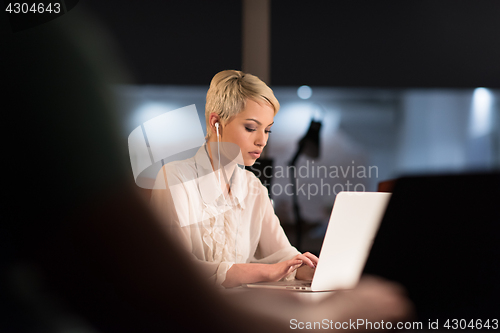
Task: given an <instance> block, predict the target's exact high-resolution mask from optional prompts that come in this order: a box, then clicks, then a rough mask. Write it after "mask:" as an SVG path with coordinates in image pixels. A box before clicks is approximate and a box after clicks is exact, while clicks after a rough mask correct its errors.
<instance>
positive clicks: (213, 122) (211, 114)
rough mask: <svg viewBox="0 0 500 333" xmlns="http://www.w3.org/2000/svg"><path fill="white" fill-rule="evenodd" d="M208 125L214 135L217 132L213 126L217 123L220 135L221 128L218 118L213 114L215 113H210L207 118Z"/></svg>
mask: <svg viewBox="0 0 500 333" xmlns="http://www.w3.org/2000/svg"><path fill="white" fill-rule="evenodd" d="M208 123H209V124H210V127H211V129H212V131H213V132H214V133H216V131H217V129H216V128H215V124H217V123H218V124H219V133H220V130H221V127H222V126H221V123H220V117H219V115H218V114H217V113H215V112H212V113H210V118H209V121H208Z"/></svg>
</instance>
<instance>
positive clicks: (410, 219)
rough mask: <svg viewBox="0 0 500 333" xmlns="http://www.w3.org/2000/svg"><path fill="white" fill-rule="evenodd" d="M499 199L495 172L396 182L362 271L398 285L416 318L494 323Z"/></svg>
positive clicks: (498, 289)
mask: <svg viewBox="0 0 500 333" xmlns="http://www.w3.org/2000/svg"><path fill="white" fill-rule="evenodd" d="M499 198H500V173H475V174H463V175H433V176H421V177H419V176H412V177H403V178H401V179H398V180H397V181H396V185H395V188H394V192H393V194H392V198H391V201H390V203H389V205H388V208H387V211H386V213H385V216H384V218H383V221H382V225H381V227H380V230H379V232H378V235H377V237H376V239H375V242H374V245H373V248H372V250H371V253H370V256H369V258H368V262H367V265H366V268H365V273H369V274H377V275H380V276H382V277H385V278H388V279H392V280H395V281H398V282H400V283H401V284H403V286H404V287H406V288H407V290H408V293H409V297H410V298H411V299H412V300H413V301H414V303H415V305H416V310H417V314H418V317H419V319H420V320H426V319H430V320H431V321H433V320H436V319H439V321H440V325H443V324H444V323H445V320H446V319H453V318H457V319H466V320H471V319H474V320H476V319H481V320H483V322H485V321H486V320H487V319H490V322H491V319H494V318H498V314H499V313H500V302H499V299H500V285H499V283H498V281H500V267H499V265H498V258H500V247H499V246H498V244H499V243H500V224H499V221H500V209H498V205H499ZM426 322H427V321H426ZM467 323H469V321H467ZM440 328H441V329H442V328H443V327H442V326H441V327H440Z"/></svg>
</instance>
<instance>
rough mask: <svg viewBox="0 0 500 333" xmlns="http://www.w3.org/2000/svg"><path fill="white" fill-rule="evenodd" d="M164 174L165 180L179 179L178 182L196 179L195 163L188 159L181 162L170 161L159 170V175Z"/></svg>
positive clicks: (192, 159)
mask: <svg viewBox="0 0 500 333" xmlns="http://www.w3.org/2000/svg"><path fill="white" fill-rule="evenodd" d="M163 172H164V173H165V174H166V175H167V178H168V179H169V180H170V179H179V180H183V181H186V180H190V179H194V178H196V175H197V172H196V163H195V161H194V158H193V157H191V158H188V159H185V160H182V161H172V162H169V163H167V164H165V165H164V166H163V167H162V168H161V169H160V173H163Z"/></svg>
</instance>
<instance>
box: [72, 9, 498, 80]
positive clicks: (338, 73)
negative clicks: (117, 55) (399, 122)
mask: <svg viewBox="0 0 500 333" xmlns="http://www.w3.org/2000/svg"><path fill="white" fill-rule="evenodd" d="M79 5H86V6H88V7H90V8H91V9H92V10H93V11H94V12H95V14H96V15H97V16H98V17H99V18H101V20H102V21H103V22H104V23H105V25H106V26H107V27H108V28H109V30H110V32H111V33H112V34H113V35H114V36H115V38H116V39H117V42H118V44H119V45H120V47H121V48H122V50H123V51H124V54H123V58H124V60H125V62H126V63H127V64H128V65H129V67H130V68H131V70H132V72H133V74H134V75H135V77H136V80H137V82H138V83H141V84H203V85H207V84H208V82H210V79H211V78H212V76H213V75H214V73H216V72H218V71H220V70H222V69H228V68H241V34H242V31H241V16H242V6H241V1H238V0H225V1H204V0H198V1H194V0H191V1H153V0H146V1H141V2H125V1H122V0H106V1H101V0H81V1H80V4H79ZM499 15H500V1H498V0H480V1H478V0H405V1H401V0H398V1H387V0H381V1H370V0H353V1H337V0H335V1H303V0H301V1H297V0H286V1H285V0H271V17H272V24H271V27H272V29H271V45H272V47H271V83H272V84H273V85H301V84H309V85H325V86H340V87H345V86H352V87H359V86H366V87H477V86H486V87H500V61H499V60H498V59H500V42H499V41H500V19H498V17H499Z"/></svg>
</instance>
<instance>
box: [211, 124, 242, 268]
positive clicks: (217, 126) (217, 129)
mask: <svg viewBox="0 0 500 333" xmlns="http://www.w3.org/2000/svg"><path fill="white" fill-rule="evenodd" d="M214 125H215V131H216V132H217V153H218V156H219V188H220V189H221V190H222V181H221V176H220V146H219V122H216V123H215V124H214ZM223 197H224V195H223ZM224 203H225V204H226V205H227V201H226V198H225V197H224ZM239 228H240V225H239V224H238V226H237V229H236V235H235V237H234V261H236V260H237V257H238V253H237V241H238V231H239Z"/></svg>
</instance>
